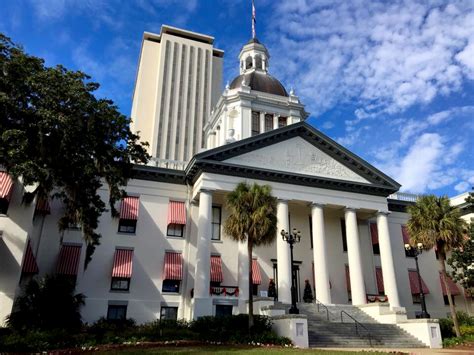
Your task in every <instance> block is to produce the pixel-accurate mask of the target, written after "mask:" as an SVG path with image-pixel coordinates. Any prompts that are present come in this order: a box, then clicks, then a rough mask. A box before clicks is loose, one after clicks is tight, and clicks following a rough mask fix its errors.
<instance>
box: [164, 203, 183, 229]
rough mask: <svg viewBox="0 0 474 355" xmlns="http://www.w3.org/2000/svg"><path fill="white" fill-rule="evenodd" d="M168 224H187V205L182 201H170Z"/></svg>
mask: <svg viewBox="0 0 474 355" xmlns="http://www.w3.org/2000/svg"><path fill="white" fill-rule="evenodd" d="M168 224H182V225H185V224H186V205H185V204H184V202H182V201H170V203H169V205H168Z"/></svg>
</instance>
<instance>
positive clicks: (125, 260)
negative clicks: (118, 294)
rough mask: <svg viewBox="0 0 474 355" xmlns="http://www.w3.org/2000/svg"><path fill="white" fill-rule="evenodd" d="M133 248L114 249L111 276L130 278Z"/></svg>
mask: <svg viewBox="0 0 474 355" xmlns="http://www.w3.org/2000/svg"><path fill="white" fill-rule="evenodd" d="M132 259H133V250H131V249H116V250H115V256H114V267H113V269H112V277H122V278H131V277H132V264H133V263H132Z"/></svg>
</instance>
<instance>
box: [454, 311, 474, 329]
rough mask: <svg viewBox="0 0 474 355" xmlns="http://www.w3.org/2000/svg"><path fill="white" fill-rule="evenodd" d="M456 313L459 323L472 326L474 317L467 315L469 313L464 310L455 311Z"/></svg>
mask: <svg viewBox="0 0 474 355" xmlns="http://www.w3.org/2000/svg"><path fill="white" fill-rule="evenodd" d="M456 315H457V317H458V321H459V325H472V326H474V317H473V316H471V315H469V313H467V312H464V311H457V312H456Z"/></svg>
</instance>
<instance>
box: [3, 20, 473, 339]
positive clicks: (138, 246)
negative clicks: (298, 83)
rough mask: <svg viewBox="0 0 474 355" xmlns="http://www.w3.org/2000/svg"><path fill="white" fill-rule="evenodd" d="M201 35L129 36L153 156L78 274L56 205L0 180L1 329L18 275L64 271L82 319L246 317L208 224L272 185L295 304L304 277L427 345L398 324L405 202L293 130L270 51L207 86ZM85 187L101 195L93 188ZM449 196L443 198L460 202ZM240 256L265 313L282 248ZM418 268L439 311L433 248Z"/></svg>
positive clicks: (141, 123) (260, 51)
mask: <svg viewBox="0 0 474 355" xmlns="http://www.w3.org/2000/svg"><path fill="white" fill-rule="evenodd" d="M213 42H214V38H213V37H210V36H207V35H203V34H198V33H194V32H189V31H186V30H182V29H178V28H173V27H169V26H162V28H161V33H160V34H152V33H145V34H144V36H143V41H142V46H141V53H140V59H139V67H138V74H137V79H136V85H135V90H134V94H133V106H132V114H131V117H132V120H133V123H132V130H133V131H135V132H137V131H139V132H140V136H141V138H142V140H143V141H147V142H149V143H150V145H149V153H150V155H151V156H152V157H153V158H152V160H151V161H150V163H149V165H147V166H136V167H135V171H136V175H135V178H134V179H132V180H130V181H129V183H128V186H127V187H126V191H127V193H128V196H129V197H127V198H125V199H124V200H123V201H122V202H121V205H120V206H118V207H119V208H120V218H117V219H113V218H112V217H111V216H110V214H107V213H105V214H103V215H102V217H101V220H100V225H99V228H98V232H99V233H100V234H101V235H102V239H101V244H100V245H99V246H98V247H97V249H96V251H95V253H94V255H93V256H92V261H91V262H90V264H89V266H88V267H87V269H86V270H84V269H83V264H84V258H85V245H84V243H83V240H82V235H81V230H80V229H78V228H73V227H71V228H70V229H69V230H67V231H66V232H65V233H64V234H63V235H61V234H60V232H59V231H58V228H57V221H58V218H59V217H60V216H61V214H62V207H61V205H60V203H59V201H57V200H53V201H49V202H48V203H43V202H38V203H37V204H36V205H35V204H32V205H31V206H26V207H25V206H24V205H22V204H21V196H22V194H23V191H24V189H28V187H27V186H23V185H22V183H21V181H12V180H11V179H10V177H9V176H8V175H7V174H6V173H4V172H3V173H2V172H0V207H1V210H0V213H2V214H0V233H1V234H0V323H2V322H3V321H4V319H5V317H6V316H7V315H8V314H9V313H10V312H11V310H12V307H13V305H14V300H15V297H16V296H17V295H18V294H19V292H20V291H21V285H22V284H23V283H24V282H26V281H27V280H28V279H29V278H31V277H37V276H43V275H45V274H53V273H62V274H66V275H70V276H71V277H72V278H75V280H76V291H77V292H81V293H83V294H84V295H85V296H86V297H87V298H86V304H85V306H84V307H83V308H82V316H83V320H84V321H87V322H94V321H95V320H97V319H98V318H100V317H108V318H121V317H127V318H134V319H135V320H136V321H137V322H147V321H152V320H155V319H157V318H174V319H176V318H178V319H181V318H184V319H195V318H197V317H199V316H203V315H221V314H238V313H242V312H246V310H247V300H248V288H249V282H248V281H249V280H248V267H249V266H248V262H247V260H248V259H247V254H246V253H247V247H246V245H244V244H242V243H240V244H239V243H237V242H234V241H232V240H231V239H230V238H227V237H226V236H225V235H224V233H223V228H222V225H223V221H224V220H225V219H226V217H227V215H228V212H227V210H226V209H225V206H224V201H225V196H226V194H227V193H228V192H229V191H232V190H233V189H234V188H235V186H236V185H237V184H238V183H239V182H242V181H247V182H256V183H258V184H268V185H270V186H271V187H272V189H273V195H274V196H276V197H277V198H278V211H277V215H278V230H279V231H280V230H282V229H284V230H286V231H289V230H291V229H293V228H297V229H299V230H301V233H302V238H301V242H300V243H299V244H296V245H295V249H294V263H293V270H294V272H295V273H296V278H297V297H298V301H299V302H302V301H303V289H304V285H305V280H309V282H310V284H311V286H312V287H313V290H314V291H313V292H314V295H315V297H316V299H317V300H318V301H319V302H320V303H322V304H324V305H327V306H331V305H351V304H352V305H356V306H358V309H360V310H362V311H363V312H365V313H366V314H368V315H370V316H371V317H373V318H374V319H375V320H377V321H378V322H380V323H381V324H383V323H391V324H397V326H399V327H400V328H401V329H404V330H405V331H407V332H408V333H410V334H411V335H412V336H414V337H416V338H417V339H418V340H420V341H421V342H422V343H424V344H425V345H431V346H436V344H435V343H433V342H436V341H437V340H436V339H437V338H439V333H436V332H439V328H438V327H437V323H435V322H433V321H427V320H423V321H421V320H419V321H410V319H415V318H416V316H417V314H418V313H419V311H420V297H419V293H420V289H419V286H418V281H417V278H416V271H414V270H415V261H414V258H413V257H412V256H411V255H409V254H406V252H405V249H404V243H405V242H406V240H407V238H408V235H407V233H406V230H405V227H404V225H405V224H406V222H407V220H408V218H409V216H408V214H407V213H406V207H407V206H408V205H409V204H411V203H413V202H414V201H415V199H416V196H412V195H409V194H403V193H399V192H398V190H399V189H400V185H399V184H398V183H397V182H396V181H394V180H393V179H391V178H390V177H389V176H387V175H385V174H384V173H383V172H381V171H379V170H378V169H376V168H375V167H373V166H372V165H370V164H369V163H367V162H366V161H365V160H363V159H362V158H360V157H358V156H356V155H355V154H354V153H352V152H350V151H349V150H347V149H345V148H344V147H342V146H341V145H339V144H338V143H336V142H335V141H333V140H332V139H331V138H329V137H327V136H326V135H324V134H323V133H321V132H320V131H319V130H318V129H316V128H314V127H312V126H310V125H308V124H307V123H305V119H306V118H307V117H308V113H307V112H306V111H305V109H304V105H303V103H301V102H300V99H299V98H298V96H296V95H295V93H294V92H293V91H290V92H288V91H287V90H286V89H285V87H284V86H283V85H282V84H281V83H280V82H279V81H278V80H277V79H276V78H274V77H273V76H271V75H270V74H269V68H270V63H271V61H270V54H269V52H268V51H267V49H266V47H265V46H264V45H263V44H261V43H260V42H259V41H258V40H257V39H256V38H253V39H252V40H250V41H249V42H248V43H246V44H245V45H244V46H243V47H242V50H241V52H240V55H239V62H238V64H239V68H240V75H239V76H238V77H236V78H235V79H234V80H232V81H231V82H230V84H228V85H226V87H225V89H224V91H223V92H222V91H221V89H222V68H223V57H224V52H223V51H222V50H219V49H217V48H214V47H213ZM100 193H101V195H102V197H103V199H104V201H107V200H108V196H107V193H108V190H107V188H106V187H105V186H104V187H103V189H102V190H101V192H100ZM465 195H467V194H465ZM464 197H465V196H459V197H457V198H453V199H452V202H453V203H454V204H456V205H459V206H463V203H464ZM472 216H473V214H472V213H471V214H469V210H468V209H467V210H465V216H464V217H465V218H466V219H468V220H469V218H470V217H472ZM253 256H254V262H253V293H254V295H255V296H256V297H257V298H256V300H257V302H256V313H258V312H260V313H262V314H270V315H272V314H273V315H275V314H280V313H281V312H280V313H279V312H277V310H276V306H275V305H274V301H273V299H268V298H266V297H265V296H267V295H266V291H267V290H268V284H269V281H270V279H273V280H274V281H275V282H276V285H277V293H278V302H279V303H278V304H283V305H284V304H289V303H291V295H290V287H291V272H292V265H291V262H290V251H289V247H288V244H287V243H286V242H284V241H283V240H282V238H281V237H280V236H279V235H278V236H277V238H276V240H275V243H274V244H273V245H271V246H267V247H259V248H255V249H254V255H253ZM419 262H420V270H421V275H422V278H423V286H422V287H423V290H424V292H425V293H426V303H427V308H428V311H429V313H430V314H431V316H432V317H433V318H440V317H446V316H447V313H448V312H449V307H448V306H447V298H446V297H445V294H446V290H443V287H442V285H441V281H440V276H439V273H438V263H437V260H436V256H435V252H434V251H429V252H424V253H423V254H422V255H421V256H420V257H419ZM451 289H452V292H453V294H455V296H454V300H455V303H456V306H457V309H458V310H463V311H466V312H468V313H472V300H471V298H469V297H468V296H467V295H466V294H465V292H464V290H463V289H462V288H461V286H459V285H456V284H454V283H453V282H451ZM264 305H265V306H266V307H265V306H264ZM272 307H273V308H272ZM333 307H335V306H333ZM272 309H273V310H274V311H272ZM304 309H305V308H304V306H303V308H302V311H304ZM272 312H273V313H272ZM302 313H304V312H302ZM283 318H284V317H283ZM296 319H303V318H296ZM303 324H304V325H305V327H306V325H307V324H309V323H306V320H305V321H304V322H303ZM307 331H308V329H306V330H305V332H307ZM433 332H434V333H433ZM430 337H431V338H432V339H435V340H430ZM430 341H431V343H430Z"/></svg>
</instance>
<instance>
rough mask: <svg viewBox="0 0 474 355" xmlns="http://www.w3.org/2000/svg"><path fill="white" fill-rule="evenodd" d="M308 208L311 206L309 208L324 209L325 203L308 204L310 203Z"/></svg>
mask: <svg viewBox="0 0 474 355" xmlns="http://www.w3.org/2000/svg"><path fill="white" fill-rule="evenodd" d="M309 206H311V207H321V208H324V207H326V204H325V203H321V202H310V203H309Z"/></svg>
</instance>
